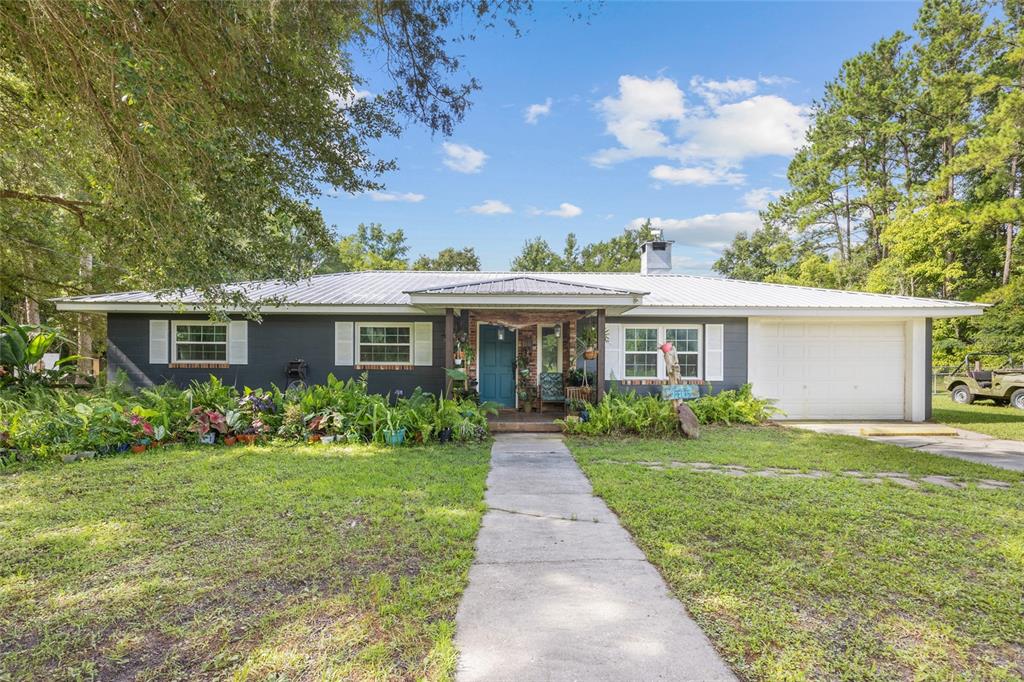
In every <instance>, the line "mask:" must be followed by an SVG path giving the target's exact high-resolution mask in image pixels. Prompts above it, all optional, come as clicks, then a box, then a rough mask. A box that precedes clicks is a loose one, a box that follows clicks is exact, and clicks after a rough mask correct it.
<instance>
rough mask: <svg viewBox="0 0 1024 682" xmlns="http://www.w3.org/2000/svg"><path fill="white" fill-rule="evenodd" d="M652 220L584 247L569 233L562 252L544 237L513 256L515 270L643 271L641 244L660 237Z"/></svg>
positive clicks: (529, 240) (532, 240) (531, 242)
mask: <svg viewBox="0 0 1024 682" xmlns="http://www.w3.org/2000/svg"><path fill="white" fill-rule="evenodd" d="M656 236H657V233H656V232H655V231H654V229H653V228H651V222H650V221H649V220H648V221H645V222H644V223H643V224H642V225H640V226H639V227H635V228H632V227H631V228H626V230H625V231H623V233H622V234H620V235H616V236H615V237H612V238H611V239H608V240H605V241H597V242H592V243H590V244H587V245H585V246H583V247H582V248H580V246H579V242H578V241H577V239H576V235H575V234H573V233H572V232H570V233H569V234H568V235H566V238H565V246H564V247H563V249H562V253H561V254H558V253H556V252H555V251H554V249H552V248H551V245H549V244H548V242H547V240H546V239H544V238H543V237H534V238H533V239H528V240H526V242H524V243H523V248H522V250H521V251H520V252H519V255H517V256H516V257H515V258H513V259H512V265H511V269H512V270H514V271H519V272H559V271H562V272H639V271H640V244H642V243H644V242H646V241H650V240H651V239H654V238H656Z"/></svg>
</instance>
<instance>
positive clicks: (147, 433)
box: [126, 412, 154, 454]
mask: <svg viewBox="0 0 1024 682" xmlns="http://www.w3.org/2000/svg"><path fill="white" fill-rule="evenodd" d="M126 416H127V417H128V423H129V424H131V427H132V436H133V440H132V446H131V447H132V452H134V453H135V454H139V453H140V452H145V450H146V446H148V445H149V443H150V442H151V439H152V438H153V434H154V429H153V425H152V424H150V423H149V422H148V421H146V420H145V419H143V418H142V416H141V415H139V414H137V413H135V412H130V413H129V414H128V415H126Z"/></svg>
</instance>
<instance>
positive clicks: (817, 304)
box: [57, 241, 983, 421]
mask: <svg viewBox="0 0 1024 682" xmlns="http://www.w3.org/2000/svg"><path fill="white" fill-rule="evenodd" d="M671 249H672V243H671V242H668V241H655V242H648V243H647V244H644V245H642V246H641V262H642V265H641V271H640V272H639V273H603V272H599V273H590V272H587V273H579V272H573V273H566V272H536V273H534V272H531V273H526V272H417V271H389V272H346V273H337V274H329V275H319V276H315V277H312V278H311V279H309V280H304V281H301V282H298V283H287V282H280V281H264V282H248V283H241V284H237V285H233V287H237V288H238V289H241V290H243V291H244V292H245V293H246V295H247V296H248V297H249V298H250V300H254V301H267V302H268V303H267V304H266V305H264V306H262V308H261V316H262V319H261V320H260V321H253V320H249V319H246V318H245V317H243V316H241V315H240V314H238V312H239V311H228V312H229V316H230V321H227V322H217V321H211V320H210V319H209V318H208V317H207V316H206V315H205V314H204V313H203V312H202V311H203V307H202V300H201V299H200V298H199V297H198V295H188V294H186V295H180V296H176V297H173V298H170V299H169V298H168V297H167V296H166V295H161V294H159V293H156V292H142V291H134V292H127V293H115V294H102V295H94V296H79V297H73V298H63V299H59V300H58V301H57V307H58V309H59V310H63V311H79V312H85V313H105V314H106V315H107V336H108V339H107V341H108V343H107V361H108V371H109V372H111V373H113V372H116V371H118V370H123V371H124V372H126V373H127V375H128V376H129V377H130V379H131V380H132V381H133V382H135V383H136V384H137V385H151V384H154V383H162V382H165V381H174V382H176V383H178V384H187V383H188V382H189V381H191V380H193V379H200V380H202V379H206V378H207V376H208V375H210V374H214V375H216V376H218V377H219V378H221V379H222V380H223V381H225V382H227V383H231V384H235V385H238V386H253V387H255V386H268V385H269V384H271V383H274V384H277V385H279V386H284V385H286V384H287V383H288V375H287V371H286V370H287V367H288V365H289V363H290V362H292V361H296V360H303V361H304V363H305V366H306V367H307V372H308V374H307V381H308V382H311V383H316V382H323V381H325V380H326V377H327V375H328V374H329V373H333V374H334V375H335V376H337V377H339V378H347V377H353V376H358V375H360V374H363V373H367V375H368V382H369V388H370V390H372V391H376V392H380V393H393V394H394V393H404V394H406V395H408V394H409V393H410V392H412V390H413V389H415V388H416V387H422V388H423V389H424V390H426V391H430V392H434V393H438V392H442V391H445V390H446V388H447V386H446V383H447V381H446V372H445V369H446V368H449V367H453V366H455V364H456V363H457V362H458V360H457V359H456V358H459V359H461V358H466V359H467V360H468V361H467V362H466V363H465V368H466V370H467V372H468V374H469V375H470V378H471V379H472V380H475V381H477V382H478V388H479V392H480V397H481V399H486V400H494V401H496V402H498V403H500V404H503V405H506V406H510V407H511V406H515V405H516V403H517V401H518V397H517V391H516V385H517V380H518V381H519V382H524V381H525V382H531V383H533V385H534V386H537V385H543V384H544V382H545V381H546V380H547V379H550V378H555V379H558V380H561V379H564V378H565V377H566V376H567V374H568V372H569V369H570V364H572V363H573V362H577V363H582V362H583V361H582V360H577V353H576V350H577V336H578V334H579V333H580V332H581V330H583V329H587V328H593V329H594V332H596V333H593V334H592V335H593V337H594V338H596V340H597V346H598V347H597V349H596V350H597V351H598V353H597V357H596V359H595V360H593V361H592V362H591V363H590V364H589V368H590V370H591V371H593V372H595V375H596V376H597V377H600V378H601V380H600V381H596V382H595V384H596V385H595V386H594V389H595V391H596V393H597V394H598V396H599V395H600V394H601V393H603V392H604V391H606V390H608V389H609V387H610V386H611V385H612V384H613V383H615V384H617V385H618V386H621V387H623V388H632V389H636V390H638V391H640V392H649V391H656V390H660V384H662V383H664V382H665V379H666V377H665V367H664V359H663V356H662V354H661V353H660V352H659V350H658V348H659V346H660V345H661V344H662V343H664V342H666V341H669V342H671V343H672V344H674V346H675V347H676V349H677V352H678V356H679V361H680V367H681V369H682V371H683V374H684V375H685V377H686V378H687V380H688V381H691V382H693V383H696V384H698V385H699V386H701V387H702V390H705V391H706V390H720V389H728V388H736V387H738V386H741V385H742V384H744V383H748V382H749V383H751V384H752V385H753V389H754V392H755V394H756V395H759V396H762V397H767V398H773V399H775V400H776V401H777V405H778V407H779V408H780V409H781V410H783V411H784V412H785V415H786V417H788V418H790V419H906V420H911V421H922V420H925V419H927V418H928V417H929V416H930V412H931V363H930V358H931V325H932V320H933V319H936V318H946V317H957V316H962V315H978V314H981V313H982V311H983V306H981V305H980V304H976V303H968V302H960V301H943V300H936V299H927V298H911V297H907V296H888V295H881V294H870V293H863V292H850V291H834V290H828V289H815V288H810V287H799V286H790V285H780V284H765V283H760V282H743V281H735V280H728V279H720V278H715V277H701V276H692V275H679V274H673V273H671V271H670V270H671ZM232 312H233V313H235V314H231V313H232ZM527 374H528V376H527Z"/></svg>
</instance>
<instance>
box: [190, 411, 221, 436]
mask: <svg viewBox="0 0 1024 682" xmlns="http://www.w3.org/2000/svg"><path fill="white" fill-rule="evenodd" d="M189 415H190V416H191V417H192V423H191V424H189V427H188V430H189V431H194V432H195V433H198V434H199V435H200V436H205V435H206V434H208V433H209V432H210V431H216V432H217V433H221V434H224V433H227V432H228V424H227V421H226V420H225V419H224V415H223V414H221V413H220V412H218V411H217V410H207V409H204V408H202V407H197V408H195V409H193V410H192V411H191V412H190V413H189Z"/></svg>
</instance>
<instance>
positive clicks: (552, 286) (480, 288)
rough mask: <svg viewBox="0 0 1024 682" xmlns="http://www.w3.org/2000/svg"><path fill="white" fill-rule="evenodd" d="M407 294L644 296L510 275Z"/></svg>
mask: <svg viewBox="0 0 1024 682" xmlns="http://www.w3.org/2000/svg"><path fill="white" fill-rule="evenodd" d="M405 293H407V294H460V295H465V294H489V295H494V294H497V295H510V296H512V295H517V294H535V295H540V296H557V295H560V296H564V295H578V296H603V295H612V296H628V295H631V294H636V295H640V296H643V295H644V294H646V293H647V292H646V291H633V290H628V289H620V288H612V287H607V286H598V285H595V284H589V283H585V282H562V281H559V280H557V279H547V278H544V277H534V276H532V275H513V276H507V277H506V276H502V277H497V278H494V277H489V278H487V279H483V280H479V281H476V282H466V283H459V284H446V285H443V286H434V287H429V288H426V289H412V290H409V291H406V292H405Z"/></svg>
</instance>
